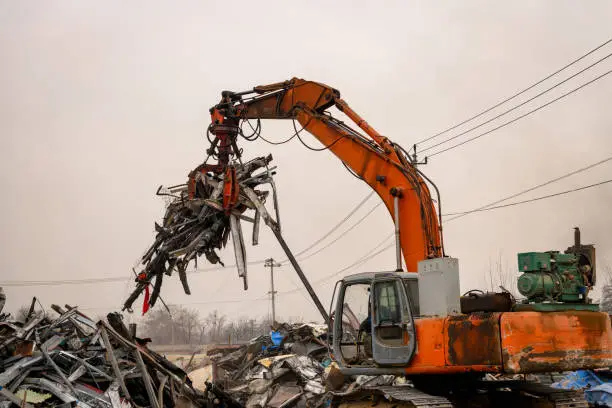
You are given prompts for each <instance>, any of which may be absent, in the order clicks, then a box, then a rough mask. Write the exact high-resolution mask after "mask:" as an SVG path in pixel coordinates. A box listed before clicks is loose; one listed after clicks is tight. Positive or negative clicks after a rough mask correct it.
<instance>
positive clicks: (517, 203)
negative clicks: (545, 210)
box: [446, 179, 612, 221]
mask: <svg viewBox="0 0 612 408" xmlns="http://www.w3.org/2000/svg"><path fill="white" fill-rule="evenodd" d="M607 183H612V179H610V180H605V181H601V182H599V183H595V184H589V185H587V186H582V187H578V188H573V189H571V190H565V191H560V192H558V193H554V194H548V195H545V196H540V197H535V198H531V199H529V200H523V201H516V202H513V203H508V204H502V205H496V206H494V207H487V208H481V209H476V210H471V211H465V212H458V213H450V214H446V215H447V216H449V215H465V214H471V213H474V212H482V211H490V210H497V209H499V208H506V207H513V206H515V205H521V204H527V203H532V202H534V201H540V200H545V199H547V198H552V197H557V196H561V195H565V194H569V193H574V192H576V191H582V190H586V189H588V188H593V187H597V186H601V185H603V184H607ZM449 221H450V220H449Z"/></svg>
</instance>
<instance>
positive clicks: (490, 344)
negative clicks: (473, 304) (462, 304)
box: [446, 313, 502, 366]
mask: <svg viewBox="0 0 612 408" xmlns="http://www.w3.org/2000/svg"><path fill="white" fill-rule="evenodd" d="M499 317H500V313H474V314H469V315H459V316H451V317H448V318H447V321H446V332H447V336H448V337H447V338H448V343H447V348H446V361H447V364H448V365H458V366H470V365H485V366H486V365H501V363H502V356H501V340H500V328H499Z"/></svg>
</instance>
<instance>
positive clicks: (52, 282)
mask: <svg viewBox="0 0 612 408" xmlns="http://www.w3.org/2000/svg"><path fill="white" fill-rule="evenodd" d="M373 194H374V191H371V192H369V193H368V194H367V195H366V196H365V197H364V198H363V199H362V200H361V201H360V202H359V203H358V204H357V205H356V206H355V207H354V208H353V209H352V210H351V211H350V212H349V213H348V214H347V215H346V216H345V217H344V218H343V219H341V220H340V221H339V222H338V223H336V225H334V226H333V227H332V228H331V229H330V230H329V231H327V232H326V233H325V234H324V235H323V236H322V237H321V238H319V239H317V240H316V241H315V242H314V243H312V244H311V245H309V246H308V247H307V248H305V249H303V250H302V251H300V252H298V254H297V255H301V254H304V253H305V252H307V251H308V250H310V249H312V248H313V247H314V246H316V245H317V244H319V243H320V242H322V241H323V240H324V239H325V238H327V237H329V236H330V235H331V234H332V233H334V232H335V231H336V230H337V229H338V228H340V227H341V226H342V225H343V224H344V223H345V222H346V221H347V220H348V219H349V218H350V217H352V216H353V215H354V214H355V213H356V212H357V210H359V209H360V208H361V207H362V206H363V205H364V204H365V203H366V202H367V201H368V200H369V199H370V198H371V197H372V195H373ZM372 211H373V210H372ZM372 211H370V213H371V212H372ZM368 214H369V213H368ZM364 218H365V217H364ZM361 221H363V218H362V219H361V220H360V221H358V223H359V222H361ZM355 226H356V225H353V226H352V227H350V228H349V229H348V230H347V231H345V233H344V234H346V233H347V232H348V231H350V230H352V229H353V228H354V227H355ZM344 234H343V235H344ZM338 239H339V238H338ZM338 239H336V240H334V241H333V242H332V243H334V242H336V241H337V240H338ZM329 245H331V243H330V244H328V245H327V246H326V247H328V246H329ZM326 247H324V248H326ZM319 252H320V251H319ZM285 261H286V260H285ZM283 262H284V261H283ZM263 263H265V259H260V260H256V261H251V262H247V265H249V266H255V265H262V264H263ZM235 266H236V265H235V264H231V265H227V266H221V267H219V266H214V267H210V268H203V269H201V268H198V269H195V270H190V271H187V273H188V274H196V273H206V272H217V271H220V270H223V269H229V268H232V267H235ZM131 280H133V278H132V277H131V276H128V277H126V276H114V277H108V278H83V279H54V280H14V281H4V282H0V285H1V286H5V287H25V286H62V285H81V284H96V283H109V282H127V281H131Z"/></svg>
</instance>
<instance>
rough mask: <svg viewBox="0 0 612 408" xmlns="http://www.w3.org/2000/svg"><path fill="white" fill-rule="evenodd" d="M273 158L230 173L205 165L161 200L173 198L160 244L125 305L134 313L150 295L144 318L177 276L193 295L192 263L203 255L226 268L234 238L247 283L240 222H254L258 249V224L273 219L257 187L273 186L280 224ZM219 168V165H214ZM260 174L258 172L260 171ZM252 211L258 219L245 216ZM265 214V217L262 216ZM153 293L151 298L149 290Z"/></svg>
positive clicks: (159, 235)
mask: <svg viewBox="0 0 612 408" xmlns="http://www.w3.org/2000/svg"><path fill="white" fill-rule="evenodd" d="M271 161H272V156H271V155H269V156H267V157H258V158H255V159H253V160H251V161H248V162H246V163H244V164H242V163H235V164H232V165H228V166H227V168H226V170H225V172H221V173H219V172H213V171H210V170H211V166H212V165H207V164H202V165H200V166H198V167H197V168H196V169H194V170H193V171H192V172H191V173H190V174H189V180H188V182H187V183H186V184H181V185H177V186H172V187H169V188H167V189H166V191H165V192H163V193H161V192H160V191H161V187H160V189H158V195H164V196H168V197H170V202H169V204H168V206H167V209H166V214H165V216H164V218H163V222H162V223H161V225H159V224H157V223H156V224H155V231H156V232H157V235H156V238H155V242H154V243H153V245H151V247H150V248H149V249H148V250H147V251H146V252H145V254H144V255H143V257H142V259H141V264H140V269H141V270H140V272H139V273H136V283H137V285H136V288H135V289H134V291H133V292H132V293H131V295H130V296H129V297H128V298H127V300H126V301H125V303H124V310H130V311H131V308H132V305H133V303H134V301H135V300H136V299H137V298H138V296H140V294H141V293H142V292H143V291H144V292H145V304H144V305H143V313H144V312H146V311H147V310H148V308H149V306H154V305H155V303H156V301H157V299H158V298H159V294H160V291H161V287H162V282H163V276H164V274H165V275H167V276H171V275H172V272H173V271H174V270H176V271H177V273H178V275H179V278H180V280H181V283H182V285H183V290H184V291H185V293H186V294H190V293H191V291H190V289H189V285H188V282H187V267H188V265H189V264H190V262H191V261H194V262H196V263H197V259H198V257H200V256H201V255H204V256H205V257H206V259H207V260H208V261H209V262H210V263H212V264H217V263H218V264H221V265H224V264H223V262H222V261H221V259H220V258H219V255H218V254H217V253H216V250H218V249H221V248H224V247H225V246H226V245H227V241H228V239H229V237H230V236H231V238H232V242H233V247H234V253H235V256H236V267H237V269H238V275H239V276H240V277H241V278H242V279H243V283H244V289H245V290H246V289H247V287H248V283H247V262H246V249H245V244H244V238H243V234H242V227H241V221H248V222H251V223H253V235H252V243H253V245H257V243H258V238H259V224H260V220H261V218H262V217H263V218H264V220H265V221H266V222H269V220H266V217H268V214H267V212H266V211H265V208H264V207H263V203H265V201H266V198H267V196H268V195H269V193H270V192H269V191H260V190H256V189H255V188H256V187H258V186H261V185H263V184H269V185H270V186H271V187H272V195H273V198H274V206H275V212H276V220H277V221H276V222H278V219H279V218H278V215H279V214H278V204H277V200H276V188H275V185H274V181H273V179H272V175H273V174H274V173H273V171H272V170H274V168H270V167H268V165H269V163H270V162H271ZM213 167H214V166H213ZM258 171H259V173H257V174H255V173H256V172H258ZM249 209H250V210H253V211H254V216H253V217H248V216H246V215H244V213H245V212H246V211H247V210H249ZM262 211H263V212H264V214H262ZM150 286H152V287H153V291H152V293H151V294H150V296H149V287H150Z"/></svg>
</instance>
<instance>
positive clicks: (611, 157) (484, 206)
mask: <svg viewBox="0 0 612 408" xmlns="http://www.w3.org/2000/svg"><path fill="white" fill-rule="evenodd" d="M610 160H612V156H609V157H607V158H605V159H603V160H600V161H598V162H595V163H592V164H589V165H588V166H585V167H582V168H580V169H578V170H574V171H572V172H569V173H566V174H564V175H562V176H559V177H555V178H553V179H550V180H548V181H545V182H544V183H540V184H538V185H536V186H533V187H530V188H528V189H526V190H522V191H520V192H518V193H515V194H512V195H509V196H507V197H504V198H502V199H499V200H496V201H493V202H491V203H489V204H486V205H483V206H481V207H478V208H476V209H474V210H472V211H468V212H466V213H462V214H461V215H457V216H456V217H453V218H450V219H448V220H446V222H449V221H452V220H454V219H457V218H461V217H464V216H466V215H468V214H471V213H473V212H477V211H479V210H482V209H484V208H487V207H491V206H492V205H495V204H499V203H502V202H504V201H507V200H510V199H511V198H516V197H518V196H521V195H523V194H526V193H529V192H531V191H534V190H537V189H538V188H541V187H544V186H547V185H549V184H552V183H555V182H557V181H559V180H563V179H565V178H568V177H570V176H573V175H575V174H578V173H582V172H583V171H586V170H590V169H592V168H594V167H597V166H599V165H602V164H604V163H607V162H609V161H610ZM449 215H451V214H444V216H449Z"/></svg>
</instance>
